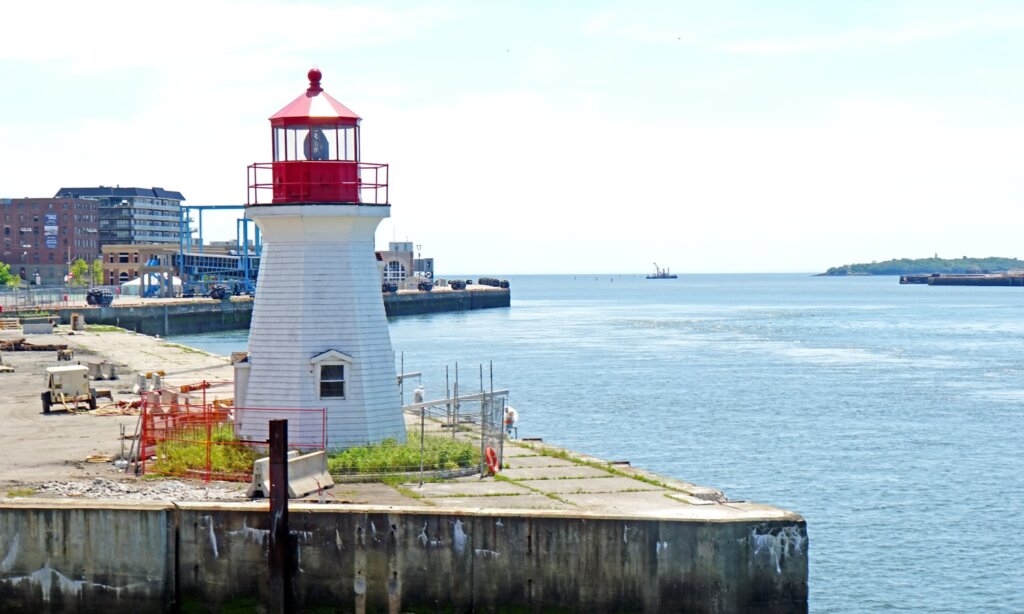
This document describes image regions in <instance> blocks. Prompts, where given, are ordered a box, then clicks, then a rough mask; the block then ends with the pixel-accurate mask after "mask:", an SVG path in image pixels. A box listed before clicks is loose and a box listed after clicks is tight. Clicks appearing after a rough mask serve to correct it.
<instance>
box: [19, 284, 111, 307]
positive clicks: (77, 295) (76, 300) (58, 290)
mask: <svg viewBox="0 0 1024 614" xmlns="http://www.w3.org/2000/svg"><path fill="white" fill-rule="evenodd" d="M94 289H101V290H109V291H110V292H111V294H112V295H113V296H114V300H115V301H117V300H118V298H119V291H120V287H119V286H94V287H92V288H86V287H80V286H75V287H67V288H62V287H40V288H33V287H29V288H15V289H10V288H4V289H2V290H0V307H2V308H3V310H4V311H45V310H50V309H63V308H67V307H83V306H85V305H87V304H88V303H87V302H86V299H85V297H86V294H88V293H89V290H94Z"/></svg>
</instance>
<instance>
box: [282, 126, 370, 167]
mask: <svg viewBox="0 0 1024 614" xmlns="http://www.w3.org/2000/svg"><path fill="white" fill-rule="evenodd" d="M358 131H359V127H358V126H351V125H344V124H296V125H292V126H276V127H275V128H274V162H309V161H332V162H357V161H358V160H359V132H358Z"/></svg>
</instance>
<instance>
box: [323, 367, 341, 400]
mask: <svg viewBox="0 0 1024 614" xmlns="http://www.w3.org/2000/svg"><path fill="white" fill-rule="evenodd" d="M320 398H321V399H344V398H345V365H331V364H321V365H320Z"/></svg>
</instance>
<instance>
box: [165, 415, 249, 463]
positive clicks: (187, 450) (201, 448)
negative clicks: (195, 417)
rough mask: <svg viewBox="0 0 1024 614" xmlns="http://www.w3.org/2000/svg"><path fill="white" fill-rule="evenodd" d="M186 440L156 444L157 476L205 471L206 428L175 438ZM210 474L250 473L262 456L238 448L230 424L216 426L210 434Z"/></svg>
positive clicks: (195, 428)
mask: <svg viewBox="0 0 1024 614" xmlns="http://www.w3.org/2000/svg"><path fill="white" fill-rule="evenodd" d="M176 437H177V438H178V439H183V440H187V441H164V442H162V443H160V444H159V445H157V454H156V456H157V460H156V462H155V463H153V464H152V465H151V467H152V470H153V472H154V473H163V474H167V475H188V474H189V473H190V472H195V471H205V470H206V448H207V444H206V427H204V426H197V427H193V428H191V429H186V430H184V431H183V432H181V433H180V434H178V435H177V436H176ZM210 441H211V442H212V443H213V444H215V445H212V446H210V471H211V472H212V473H220V474H251V473H252V463H253V461H255V460H256V459H258V458H260V456H261V454H259V452H257V451H256V450H254V449H252V448H250V447H249V446H245V445H239V444H238V439H237V438H236V437H235V432H234V428H233V426H232V425H231V424H218V425H215V426H214V427H213V428H212V430H211V432H210Z"/></svg>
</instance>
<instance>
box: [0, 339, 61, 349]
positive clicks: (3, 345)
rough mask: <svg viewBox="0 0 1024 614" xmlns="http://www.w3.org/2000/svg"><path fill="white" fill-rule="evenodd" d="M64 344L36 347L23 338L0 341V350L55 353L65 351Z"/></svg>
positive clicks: (48, 344)
mask: <svg viewBox="0 0 1024 614" xmlns="http://www.w3.org/2000/svg"><path fill="white" fill-rule="evenodd" d="M66 349H68V345H67V344H66V343H47V344H39V345H36V344H34V343H28V342H27V341H25V338H24V337H22V338H21V339H0V350H2V351H7V352H56V351H58V350H66Z"/></svg>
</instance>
